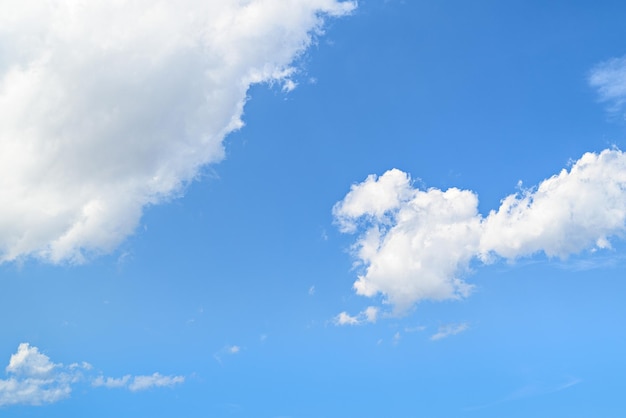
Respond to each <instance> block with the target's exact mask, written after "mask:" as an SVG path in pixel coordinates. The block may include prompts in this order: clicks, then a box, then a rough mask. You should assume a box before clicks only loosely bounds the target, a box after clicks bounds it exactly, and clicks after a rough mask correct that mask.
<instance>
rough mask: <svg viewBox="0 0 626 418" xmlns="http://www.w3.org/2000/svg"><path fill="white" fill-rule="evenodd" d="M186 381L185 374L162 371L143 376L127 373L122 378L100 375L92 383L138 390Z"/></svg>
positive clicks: (95, 385)
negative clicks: (161, 372) (176, 374)
mask: <svg viewBox="0 0 626 418" xmlns="http://www.w3.org/2000/svg"><path fill="white" fill-rule="evenodd" d="M184 381H185V377H184V376H164V375H162V374H160V373H153V374H151V375H143V376H142V375H140V376H131V375H125V376H123V377H120V378H112V377H104V376H98V377H97V378H95V379H94V380H93V381H92V382H91V385H92V386H94V387H105V388H109V389H117V388H121V389H128V390H130V391H132V392H137V391H140V390H147V389H151V388H155V387H172V386H175V385H177V384H181V383H183V382H184Z"/></svg>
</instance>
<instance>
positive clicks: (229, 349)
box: [213, 335, 267, 364]
mask: <svg viewBox="0 0 626 418" xmlns="http://www.w3.org/2000/svg"><path fill="white" fill-rule="evenodd" d="M266 338H267V336H266V335H261V338H260V340H261V342H263V341H265V339H266ZM241 350H242V348H241V346H238V345H226V346H224V347H222V348H221V349H220V350H219V351H217V352H216V353H215V354H213V358H214V359H215V361H217V362H218V363H220V364H222V356H224V355H227V356H233V355H235V354H239V353H240V352H241Z"/></svg>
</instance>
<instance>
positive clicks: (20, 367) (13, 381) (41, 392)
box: [0, 343, 91, 406]
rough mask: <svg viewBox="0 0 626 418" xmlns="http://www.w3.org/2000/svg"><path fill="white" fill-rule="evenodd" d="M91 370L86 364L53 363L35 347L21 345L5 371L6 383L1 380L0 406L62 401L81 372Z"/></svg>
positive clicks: (79, 377) (78, 378)
mask: <svg viewBox="0 0 626 418" xmlns="http://www.w3.org/2000/svg"><path fill="white" fill-rule="evenodd" d="M90 368H91V366H90V365H89V364H87V363H83V364H81V365H79V364H72V365H70V366H64V365H63V364H61V363H53V362H52V361H50V358H49V357H48V356H46V355H45V354H42V353H40V352H39V349H38V348H37V347H31V346H30V345H29V344H28V343H22V344H20V345H19V346H18V348H17V352H16V353H15V354H13V355H12V356H11V359H10V361H9V365H8V366H7V367H6V373H7V375H8V376H9V377H8V379H0V406H6V405H16V404H24V405H41V404H46V403H54V402H57V401H60V400H61V399H65V398H67V397H69V396H70V393H71V392H72V387H71V386H72V384H73V383H76V382H77V381H79V380H80V379H81V378H82V376H83V374H82V371H83V370H89V369H90Z"/></svg>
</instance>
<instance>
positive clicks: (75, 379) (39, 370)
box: [0, 343, 184, 406]
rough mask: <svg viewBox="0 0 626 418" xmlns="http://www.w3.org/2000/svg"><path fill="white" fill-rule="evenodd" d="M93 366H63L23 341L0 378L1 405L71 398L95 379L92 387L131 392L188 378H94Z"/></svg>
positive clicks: (50, 401)
mask: <svg viewBox="0 0 626 418" xmlns="http://www.w3.org/2000/svg"><path fill="white" fill-rule="evenodd" d="M92 370H93V367H92V366H91V365H90V364H89V363H86V362H82V363H72V364H70V365H67V366H66V365H63V364H62V363H54V362H52V361H51V360H50V358H49V357H48V356H47V355H45V354H43V353H41V352H40V351H39V349H38V348H37V347H33V346H31V345H30V344H28V343H22V344H20V345H19V347H18V348H17V352H16V353H15V354H13V355H12V356H11V358H10V360H9V365H8V366H7V367H6V373H7V375H8V378H7V379H0V406H7V405H17V404H22V405H42V404H48V403H54V402H57V401H60V400H62V399H65V398H68V397H69V396H70V394H71V393H72V388H73V386H74V385H76V384H79V383H80V382H91V385H92V386H95V387H98V386H102V387H107V388H127V389H129V390H131V391H138V390H144V389H148V388H151V387H163V386H173V385H174V384H179V383H182V382H183V381H184V377H183V376H162V375H160V374H159V373H154V374H153V375H150V376H131V375H126V376H124V377H122V378H118V379H115V378H111V377H104V376H102V375H99V376H97V377H95V378H94V377H92Z"/></svg>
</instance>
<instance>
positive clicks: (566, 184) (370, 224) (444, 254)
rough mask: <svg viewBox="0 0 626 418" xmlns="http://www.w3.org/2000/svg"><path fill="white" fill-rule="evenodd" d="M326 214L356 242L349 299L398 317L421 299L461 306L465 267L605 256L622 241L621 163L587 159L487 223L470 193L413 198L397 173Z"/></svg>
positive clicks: (364, 186) (624, 165) (624, 190)
mask: <svg viewBox="0 0 626 418" xmlns="http://www.w3.org/2000/svg"><path fill="white" fill-rule="evenodd" d="M333 214H334V217H335V221H336V223H337V224H338V226H339V229H340V230H342V231H344V232H350V233H357V234H358V238H357V239H356V242H355V244H354V247H353V249H354V255H355V257H356V259H357V262H358V263H360V264H361V267H362V274H359V276H358V280H357V281H356V282H355V283H354V288H355V290H356V292H357V294H360V295H364V296H369V297H372V296H375V295H377V294H382V295H384V297H385V300H386V302H388V303H391V304H393V305H394V306H395V308H396V309H397V310H398V311H403V310H405V309H407V308H409V307H410V306H412V305H413V304H414V303H416V302H419V301H421V300H424V299H431V300H445V299H460V298H464V297H467V296H468V295H469V294H470V293H471V291H472V287H473V286H472V285H471V284H468V283H466V282H465V281H464V279H463V277H464V276H466V275H467V274H468V273H469V272H470V262H471V261H472V260H477V261H479V262H482V263H491V262H493V261H495V260H498V259H501V258H504V259H507V260H515V259H517V258H520V257H526V256H531V255H533V254H536V253H544V254H545V255H547V256H548V257H559V258H566V257H568V256H569V255H572V254H577V253H580V252H582V251H584V250H592V251H594V250H596V249H604V248H610V247H611V244H610V239H611V238H613V237H621V236H623V235H624V232H625V221H626V154H624V153H623V152H622V151H620V150H616V149H613V150H608V149H607V150H604V151H602V152H601V153H599V154H596V153H586V154H585V155H583V156H582V157H581V158H580V159H579V160H578V161H575V162H574V163H573V164H572V166H571V168H570V169H569V170H567V169H563V170H562V171H561V172H560V173H559V174H557V175H554V176H552V177H550V178H549V179H546V180H544V181H542V182H541V183H540V184H539V185H538V186H537V187H536V188H532V189H527V190H523V191H521V192H519V193H516V194H512V195H509V196H507V197H505V198H504V199H503V200H502V202H501V205H500V207H499V208H498V210H493V211H491V212H490V213H489V214H488V215H487V216H486V217H485V216H483V215H481V214H479V213H478V197H477V195H476V194H475V193H474V192H472V191H469V190H459V189H456V188H451V189H448V190H445V191H443V190H439V189H435V188H432V189H428V190H420V189H419V188H416V187H414V185H413V183H412V182H411V179H410V176H409V175H408V174H406V173H404V172H402V171H400V170H397V169H393V170H390V171H388V172H386V173H384V174H383V175H382V176H380V177H376V176H369V177H368V178H367V179H366V180H365V181H364V182H362V183H360V184H356V185H353V186H352V188H351V189H350V192H349V193H348V194H347V195H346V197H345V198H344V199H343V200H342V201H340V202H338V203H337V204H336V205H335V206H334V208H333ZM346 320H348V318H346Z"/></svg>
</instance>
